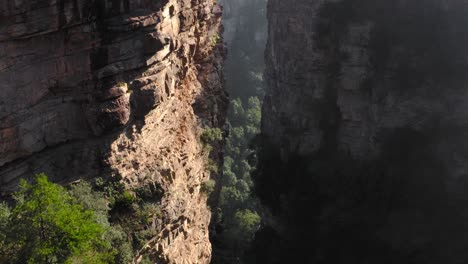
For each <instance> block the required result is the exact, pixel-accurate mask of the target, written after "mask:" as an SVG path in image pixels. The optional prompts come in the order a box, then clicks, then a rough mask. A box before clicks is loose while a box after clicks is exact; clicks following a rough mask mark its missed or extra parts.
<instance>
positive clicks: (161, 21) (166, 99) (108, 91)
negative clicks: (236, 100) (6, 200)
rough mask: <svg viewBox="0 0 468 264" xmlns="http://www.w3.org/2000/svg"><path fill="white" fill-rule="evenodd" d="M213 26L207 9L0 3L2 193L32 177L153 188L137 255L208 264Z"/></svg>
mask: <svg viewBox="0 0 468 264" xmlns="http://www.w3.org/2000/svg"><path fill="white" fill-rule="evenodd" d="M220 17H221V8H220V7H219V6H218V5H217V4H216V1H215V0H151V1H150V0H112V1H111V0H37V1H13V0H7V1H2V3H0V21H1V23H0V86H1V88H0V90H1V93H0V191H1V192H2V194H5V193H8V192H10V191H12V190H14V189H15V188H16V186H17V184H18V180H19V179H20V178H26V179H29V178H31V177H32V176H33V175H34V173H38V172H45V173H46V174H48V175H49V177H50V178H51V179H53V180H54V181H57V182H62V183H66V182H69V181H72V180H75V179H77V178H93V177H97V176H99V177H112V176H114V177H116V176H118V177H122V179H123V181H124V182H125V184H126V185H127V186H129V187H132V186H137V185H139V184H143V183H147V182H151V183H154V184H157V185H158V186H161V188H162V189H163V191H164V195H163V198H162V200H161V208H162V213H163V219H162V220H161V223H162V228H161V230H162V231H161V234H160V235H158V236H157V237H155V238H154V239H153V240H152V244H151V247H150V248H146V249H145V254H151V255H153V256H155V257H156V258H157V259H159V262H158V263H208V262H209V259H210V254H211V246H210V243H209V240H208V224H209V219H210V212H209V210H208V208H207V207H206V197H204V195H202V194H201V193H200V185H201V183H202V182H203V181H205V180H206V179H207V178H208V177H209V173H208V172H207V171H206V170H205V160H206V154H205V153H203V151H202V148H203V147H202V146H201V144H200V142H199V134H200V133H201V130H202V127H205V126H218V127H219V126H222V125H223V123H224V111H225V109H226V99H225V93H224V91H223V88H222V83H223V77H222V59H223V54H224V47H223V45H222V44H220V43H215V42H213V39H217V37H216V36H218V34H220V30H221V28H220ZM213 155H214V156H215V157H216V155H218V154H217V152H216V150H215V153H214V154H213ZM173 227H177V228H173ZM167 230H177V232H175V231H174V232H172V231H170V232H168V231H167Z"/></svg>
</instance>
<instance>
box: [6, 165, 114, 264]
mask: <svg viewBox="0 0 468 264" xmlns="http://www.w3.org/2000/svg"><path fill="white" fill-rule="evenodd" d="M35 180H36V183H35V184H29V183H27V182H26V181H24V180H22V181H21V185H20V190H19V191H18V192H16V193H15V199H16V206H15V207H14V208H13V210H12V211H11V215H10V216H9V217H8V219H9V221H8V222H7V224H6V225H7V228H6V229H8V230H9V233H8V236H7V239H6V241H4V243H5V244H6V245H7V246H6V247H5V248H9V250H7V252H9V254H10V256H9V257H8V258H9V261H8V263H65V262H66V263H103V264H104V263H111V262H113V257H114V254H115V252H114V251H113V250H112V248H111V245H110V243H109V242H107V241H105V240H104V239H103V235H104V233H105V231H106V226H105V225H103V224H102V223H100V222H99V221H98V220H97V217H96V214H95V213H94V212H93V211H92V210H89V209H86V208H85V207H84V206H83V205H82V204H80V203H77V202H76V201H75V200H74V199H73V197H72V196H71V195H70V194H69V193H67V191H66V190H65V188H63V187H62V186H59V185H57V184H54V183H51V182H49V181H48V179H47V176H46V175H44V174H39V175H36V178H35ZM2 211H3V213H2V215H5V210H4V209H2ZM2 229H3V228H2ZM0 259H5V257H4V256H0Z"/></svg>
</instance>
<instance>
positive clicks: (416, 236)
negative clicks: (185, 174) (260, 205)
mask: <svg viewBox="0 0 468 264" xmlns="http://www.w3.org/2000/svg"><path fill="white" fill-rule="evenodd" d="M466 14H468V4H467V3H466V2H465V1H449V2H447V1H437V0H420V1H406V0H402V1H383V0H382V1H375V0H374V1H367V0H362V1H355V0H341V1H331V0H330V1H308V0H291V1H281V0H270V1H269V7H268V18H269V23H270V24H269V41H268V45H267V51H266V64H267V69H266V74H265V76H266V80H267V82H268V89H267V96H266V98H265V103H264V109H263V124H262V133H263V145H262V149H263V151H262V154H261V160H260V173H259V175H257V191H258V194H259V195H260V197H261V198H262V199H263V201H264V202H265V203H266V204H267V205H269V206H270V208H272V213H273V215H274V217H272V218H268V217H267V221H268V222H269V225H270V226H271V227H272V228H271V229H270V228H267V229H265V230H264V231H263V232H261V233H259V234H258V236H257V238H258V241H260V240H262V239H263V243H264V244H263V248H269V249H271V248H273V249H276V250H274V251H272V252H280V253H279V254H276V255H275V256H273V257H270V256H268V255H266V256H264V258H265V259H269V263H276V262H277V261H283V263H284V261H290V260H292V259H296V260H300V261H302V262H300V263H334V264H338V263H464V262H466V261H468V254H467V253H466V251H465V250H464V249H463V248H464V247H465V246H466V243H467V242H468V241H467V238H468V236H467V235H466V234H467V233H466V232H467V231H468V230H466V225H465V224H464V223H466V222H467V220H468V214H467V213H468V211H467V210H466V208H467V205H468V200H467V198H468V195H467V191H468V190H467V186H468V184H467V183H468V166H467V164H468V145H467V143H466V135H467V134H468V122H467V120H468V112H467V111H466V107H467V105H468V90H467V88H466V87H467V83H468V80H467V75H466V71H467V70H468V52H466V46H467V44H468V29H467V28H466V27H465V26H464V25H466V23H467V22H468V21H467V20H468V19H467V16H466ZM271 237H276V239H271ZM265 238H270V240H268V239H265ZM265 241H268V243H266V242H265ZM259 243H262V242H259ZM265 244H266V245H268V246H267V247H265ZM304 261H306V262H304ZM267 262H268V261H267ZM291 263H292V262H291ZM297 263H299V262H297Z"/></svg>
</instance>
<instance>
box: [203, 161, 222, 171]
mask: <svg viewBox="0 0 468 264" xmlns="http://www.w3.org/2000/svg"><path fill="white" fill-rule="evenodd" d="M218 167H219V166H218V163H216V162H215V161H214V160H212V159H208V162H207V163H206V169H207V170H208V171H209V172H212V173H218Z"/></svg>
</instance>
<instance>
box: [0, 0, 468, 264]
mask: <svg viewBox="0 0 468 264" xmlns="http://www.w3.org/2000/svg"><path fill="white" fill-rule="evenodd" d="M222 2H224V4H225V5H226V7H227V8H229V9H230V12H229V15H230V16H229V17H226V20H225V22H226V23H227V24H229V25H230V28H229V29H228V30H227V31H226V35H225V36H226V41H227V43H229V44H231V45H233V46H234V45H238V46H242V45H243V44H239V43H250V44H249V45H251V46H250V47H252V48H251V49H255V50H259V47H258V44H259V43H261V44H263V40H264V39H265V38H266V33H265V32H262V30H263V26H265V22H264V21H263V20H262V19H261V18H258V17H256V16H258V15H257V14H258V13H259V11H258V10H253V9H251V8H249V5H247V4H246V3H247V2H245V1H239V2H238V3H237V5H236V4H235V3H234V2H232V3H231V2H229V0H225V1H222ZM257 2H258V3H257ZM257 2H256V3H257V5H258V6H260V5H261V4H263V2H261V1H257ZM236 8H237V9H236ZM239 10H240V11H239ZM244 10H245V11H244ZM236 12H238V13H236ZM241 12H242V13H241ZM262 12H263V11H262ZM222 13H223V8H222V7H221V6H220V5H219V4H218V3H217V1H216V0H30V1H29V0H3V1H1V3H0V91H1V93H0V196H2V197H8V195H9V194H11V192H13V191H15V190H16V189H17V188H18V184H19V181H20V179H26V180H32V178H33V177H34V175H35V174H36V173H46V174H47V175H48V176H49V178H50V180H52V181H53V182H56V183H59V184H62V185H64V186H66V185H69V184H73V183H75V182H79V181H81V180H92V179H96V178H105V179H116V180H117V181H119V182H121V183H123V184H124V186H125V187H126V188H127V189H128V190H134V189H135V188H138V187H140V186H149V188H150V190H151V192H154V193H156V194H157V195H155V196H157V200H158V201H157V204H158V208H160V213H159V214H158V217H157V218H156V217H155V219H152V225H153V226H157V228H156V229H157V230H158V232H157V234H155V235H153V236H152V237H151V238H150V239H149V240H148V241H147V242H146V243H145V245H144V247H142V248H141V249H140V250H138V251H137V253H136V255H135V256H134V261H133V262H134V263H140V262H141V261H142V259H143V256H151V260H153V262H155V263H203V264H204V263H210V261H211V259H212V245H211V243H210V239H209V231H210V229H214V228H213V226H212V227H210V221H212V220H213V219H211V218H212V213H211V212H210V208H209V206H211V205H216V203H217V202H218V201H216V197H217V195H219V193H220V189H221V187H220V186H219V183H218V184H217V185H216V187H215V188H214V194H215V195H214V196H212V197H211V198H210V199H207V196H208V195H206V193H204V192H203V189H204V188H203V186H204V183H205V182H207V181H208V180H209V179H210V178H212V179H216V180H220V179H222V175H221V174H222V172H217V170H216V169H213V168H212V167H213V166H214V167H221V165H222V164H223V155H224V150H223V143H224V141H225V139H221V140H217V141H216V142H214V143H213V144H211V145H210V146H207V145H206V144H205V143H206V142H205V143H204V142H203V140H202V138H203V133H204V131H207V129H212V128H219V129H220V130H219V131H223V132H224V133H223V136H226V134H229V132H228V131H227V129H226V126H227V125H226V116H227V108H228V104H229V101H228V94H227V92H226V91H225V89H224V84H225V82H224V66H223V65H224V59H225V58H226V47H225V45H224V43H223V39H222V34H223V26H222V24H221V17H222ZM467 13H468V3H467V2H466V1H463V0H452V1H444V0H398V1H388V0H373V1H371V0H321V1H318V0H317V1H316V0H269V1H268V4H267V17H268V32H267V35H268V40H267V43H266V50H265V54H264V58H265V72H264V76H263V78H261V77H258V76H259V75H260V74H258V72H256V71H258V69H261V70H263V60H262V61H261V63H260V60H261V59H259V57H260V56H259V54H258V52H251V51H252V50H245V49H246V47H242V48H244V50H242V49H239V50H238V51H239V52H237V53H234V55H235V56H233V57H234V58H241V59H238V60H237V61H235V62H234V64H235V63H237V64H235V65H234V64H233V65H231V66H232V67H230V68H229V70H228V72H229V71H232V72H233V73H232V75H233V76H234V77H232V80H233V81H232V82H229V83H230V84H232V89H233V94H235V95H236V96H240V97H242V95H244V94H245V93H247V92H246V89H247V88H248V87H250V86H248V85H244V86H243V83H242V81H243V80H244V77H243V76H244V75H241V74H240V73H239V72H240V71H245V72H246V73H245V74H250V72H249V71H252V72H253V73H255V74H254V75H255V76H256V78H257V79H261V83H262V85H263V82H264V86H265V91H263V87H261V89H259V90H261V91H260V92H257V91H256V92H252V91H249V92H252V93H253V94H255V95H263V92H264V94H265V97H264V99H263V108H262V115H261V116H262V121H261V134H260V135H259V136H257V137H255V138H254V139H253V142H252V144H251V145H252V147H254V148H255V149H256V153H255V154H256V155H254V156H255V159H256V162H257V164H256V169H255V171H254V173H253V175H252V178H253V181H254V187H253V189H254V191H255V194H256V196H258V198H259V199H260V201H261V206H259V207H260V209H259V211H261V212H260V213H261V216H262V220H261V221H262V224H261V227H260V230H258V232H257V233H256V234H255V238H254V240H253V242H252V246H251V248H249V249H248V252H246V256H247V257H246V259H245V260H242V263H244V262H245V263H259V264H261V263H268V264H276V263H278V264H279V263H282V264H283V263H314V264H342V263H343V264H344V263H346V264H366V263H382V264H397V263H398V264H420V263H424V264H441V263H444V264H462V263H466V261H467V260H468V251H467V250H466V245H468V235H466V234H467V233H468V228H467V227H468V225H467V224H466V223H467V222H468V210H467V208H468V206H467V205H468V177H467V176H468V166H467V164H468V144H467V143H465V142H464V141H465V140H466V136H467V135H468V111H466V106H467V105H468V90H467V88H466V87H465V86H466V85H467V84H468V79H467V76H468V75H467V74H466V73H467V70H468V53H467V52H466V51H465V49H466V47H468V27H466V24H467V23H468V16H466V14H467ZM246 21H253V22H248V23H256V25H251V27H249V25H246V23H247V22H246ZM235 27H238V28H241V29H242V30H244V31H245V32H241V33H242V34H240V33H239V32H240V31H236V30H239V29H238V28H235ZM249 29H251V30H249ZM240 36H248V38H250V39H249V41H247V42H245V41H244V42H242V41H239V38H242V37H240ZM252 36H254V37H252ZM244 38H247V37H244ZM247 49H248V48H247ZM249 51H250V52H251V53H252V54H250V53H249ZM253 53H256V54H253ZM246 54H247V55H246ZM236 56H237V57H236ZM248 60H256V62H255V63H252V65H253V66H255V67H253V66H252V65H248V67H247V66H245V65H242V64H241V63H244V62H246V61H248ZM239 62H240V63H239ZM244 66H245V67H244ZM252 69H253V70H252ZM236 74H238V75H236ZM257 79H256V80H257ZM259 82H260V81H259ZM252 83H254V82H252ZM255 85H257V84H255ZM262 85H259V86H262ZM242 89H244V90H245V91H244V90H242ZM249 89H250V88H249ZM241 90H242V92H240V91H241ZM244 99H246V98H244ZM210 131H211V130H210ZM208 147H209V149H210V150H209V151H207V148H208ZM207 152H208V153H207ZM208 167H211V171H210V169H208ZM249 177H250V175H249ZM218 182H220V181H218ZM249 188H250V186H249ZM255 199H256V198H255ZM207 200H208V204H209V206H208V205H207ZM210 200H213V201H210ZM213 209H216V208H211V210H213ZM211 231H212V230H211ZM221 253H225V252H221ZM236 258H237V256H236ZM220 259H222V258H220ZM236 261H240V260H236Z"/></svg>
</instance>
